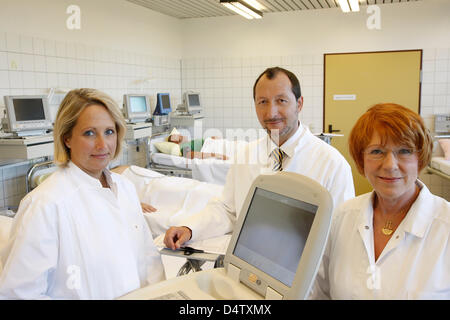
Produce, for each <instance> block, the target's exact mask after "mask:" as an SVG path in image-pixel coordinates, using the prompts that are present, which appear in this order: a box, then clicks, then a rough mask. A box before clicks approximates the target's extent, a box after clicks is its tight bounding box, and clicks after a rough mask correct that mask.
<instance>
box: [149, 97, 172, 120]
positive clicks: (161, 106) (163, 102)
mask: <svg viewBox="0 0 450 320" xmlns="http://www.w3.org/2000/svg"><path fill="white" fill-rule="evenodd" d="M171 111H172V108H171V106H170V95H169V94H168V93H158V94H157V95H156V107H155V111H154V112H153V114H154V115H167V114H169V113H170V112H171Z"/></svg>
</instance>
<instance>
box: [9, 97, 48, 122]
mask: <svg viewBox="0 0 450 320" xmlns="http://www.w3.org/2000/svg"><path fill="white" fill-rule="evenodd" d="M13 105H14V115H15V117H16V121H32V120H45V112H44V103H43V101H42V99H39V98H32V99H13Z"/></svg>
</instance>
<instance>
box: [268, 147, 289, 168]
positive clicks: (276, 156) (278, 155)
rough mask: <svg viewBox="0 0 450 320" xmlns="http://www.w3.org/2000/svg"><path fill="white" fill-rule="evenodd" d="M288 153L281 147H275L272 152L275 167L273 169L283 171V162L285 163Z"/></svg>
mask: <svg viewBox="0 0 450 320" xmlns="http://www.w3.org/2000/svg"><path fill="white" fill-rule="evenodd" d="M285 155H286V153H285V152H284V151H283V150H281V148H275V149H273V151H272V153H271V154H270V156H271V157H272V159H273V163H274V164H273V168H272V171H282V170H283V168H282V164H283V158H284V156H285Z"/></svg>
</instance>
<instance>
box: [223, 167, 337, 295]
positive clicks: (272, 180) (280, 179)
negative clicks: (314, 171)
mask: <svg viewBox="0 0 450 320" xmlns="http://www.w3.org/2000/svg"><path fill="white" fill-rule="evenodd" d="M293 185H295V186H296V187H295V188H292V186H293ZM257 188H260V189H263V190H267V191H270V192H274V193H277V194H281V195H284V196H286V197H290V198H293V199H297V200H301V201H303V202H306V203H309V204H312V205H315V206H317V207H318V208H317V211H316V214H315V217H314V220H313V223H312V225H311V229H310V231H309V235H308V238H307V240H306V243H305V247H304V248H303V253H302V256H301V258H300V261H299V264H298V266H297V270H296V273H295V277H294V280H293V282H292V286H291V287H289V286H287V285H285V284H284V283H282V282H281V281H279V280H277V279H275V278H274V277H272V276H270V275H269V274H267V273H265V272H263V271H261V270H260V269H258V268H256V267H254V266H253V265H250V264H249V263H247V262H246V261H244V260H242V259H241V258H239V257H237V256H235V255H234V254H233V252H234V250H235V247H236V244H237V240H238V238H239V235H240V231H241V229H242V227H243V224H244V222H245V218H246V215H247V212H248V209H249V206H250V204H251V201H252V199H253V197H254V194H255V192H256V189H257ZM332 209H333V200H332V198H331V195H330V194H329V192H328V191H327V190H326V189H325V188H324V187H323V186H322V185H320V184H319V183H318V182H317V181H315V180H313V179H311V178H308V177H306V176H303V175H300V174H296V173H292V172H279V173H277V174H262V175H260V176H258V177H257V178H256V179H255V181H254V182H253V184H252V186H251V188H250V189H249V192H248V194H247V197H246V199H245V201H244V204H243V206H242V209H241V211H240V214H239V216H238V218H237V222H236V225H235V228H234V232H233V235H232V237H231V240H230V243H229V246H228V249H227V253H226V256H225V259H224V265H225V268H226V269H227V270H228V268H229V265H230V264H232V265H233V266H235V267H237V268H238V269H240V270H241V275H242V274H244V273H243V271H244V270H245V273H249V274H251V275H252V276H256V277H257V278H258V279H260V280H261V281H262V283H267V285H268V287H271V288H272V289H274V290H276V291H277V292H278V293H279V294H280V295H282V297H283V299H306V298H307V296H308V294H309V291H310V290H311V287H312V285H313V282H314V278H315V275H316V274H317V270H318V268H319V265H320V261H321V257H322V255H323V252H324V250H325V245H326V240H327V238H328V233H329V230H330V224H331V214H332ZM240 280H241V281H242V282H244V283H245V282H246V279H242V278H241V279H240ZM248 282H251V281H250V280H248ZM247 285H252V284H251V283H247Z"/></svg>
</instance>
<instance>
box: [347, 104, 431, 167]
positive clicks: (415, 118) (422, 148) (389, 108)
mask: <svg viewBox="0 0 450 320" xmlns="http://www.w3.org/2000/svg"><path fill="white" fill-rule="evenodd" d="M374 132H377V133H378V134H379V135H380V137H381V140H382V141H381V143H382V144H385V143H387V141H388V140H391V141H393V142H395V143H398V144H400V145H405V146H407V147H409V148H412V149H414V150H416V151H417V154H418V161H419V172H420V171H422V169H423V168H425V167H426V166H427V165H428V163H429V162H430V160H431V154H432V151H433V138H432V136H431V133H430V130H429V129H428V128H426V126H425V123H424V122H423V119H422V118H421V117H420V116H419V115H418V114H417V113H416V112H414V111H412V110H410V109H408V108H405V107H404V106H401V105H398V104H395V103H380V104H376V105H374V106H372V107H371V108H370V109H369V110H367V111H366V112H365V113H364V114H363V115H362V116H361V117H360V118H359V119H358V121H356V123H355V125H354V127H353V129H352V131H351V132H350V136H349V139H348V145H349V151H350V155H351V156H352V158H353V160H354V161H355V163H356V167H357V168H358V171H359V173H361V174H363V175H364V155H363V151H364V150H365V149H366V147H367V146H368V145H369V143H370V140H371V139H372V136H373V134H374Z"/></svg>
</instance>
